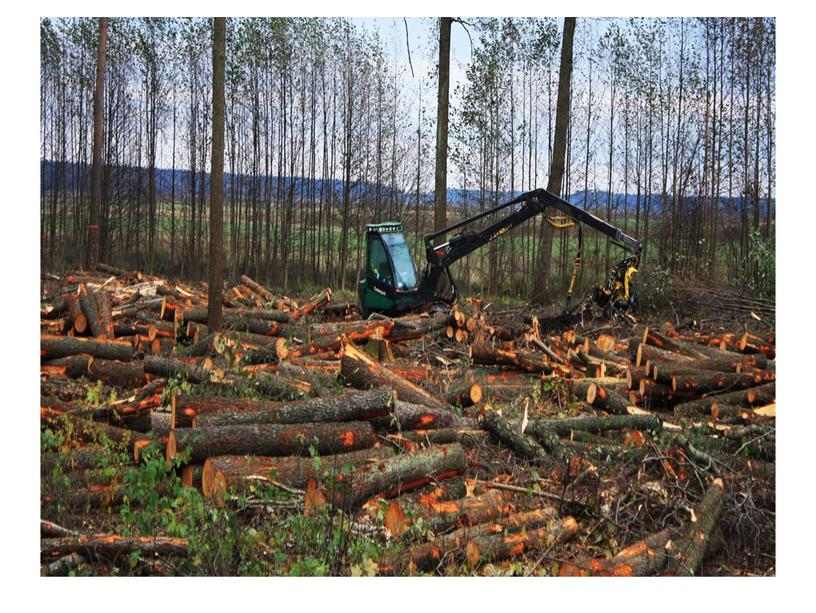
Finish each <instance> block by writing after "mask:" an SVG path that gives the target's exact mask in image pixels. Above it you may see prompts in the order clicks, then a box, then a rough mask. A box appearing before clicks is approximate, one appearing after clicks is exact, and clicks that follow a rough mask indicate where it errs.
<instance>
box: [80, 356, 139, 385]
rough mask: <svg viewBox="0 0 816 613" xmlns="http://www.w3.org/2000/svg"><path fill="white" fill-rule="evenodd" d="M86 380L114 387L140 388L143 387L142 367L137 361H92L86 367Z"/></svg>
mask: <svg viewBox="0 0 816 613" xmlns="http://www.w3.org/2000/svg"><path fill="white" fill-rule="evenodd" d="M88 378H89V379H92V380H94V381H102V382H104V383H107V384H108V385H112V386H114V387H126V388H135V387H141V386H142V385H144V378H145V373H144V366H143V365H142V363H140V362H137V361H133V362H120V361H118V360H92V361H91V363H90V364H89V366H88Z"/></svg>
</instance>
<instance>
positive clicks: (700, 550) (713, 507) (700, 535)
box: [666, 479, 724, 577]
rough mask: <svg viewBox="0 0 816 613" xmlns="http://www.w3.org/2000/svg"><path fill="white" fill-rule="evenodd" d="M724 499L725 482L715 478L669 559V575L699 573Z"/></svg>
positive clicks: (692, 574) (686, 575)
mask: <svg viewBox="0 0 816 613" xmlns="http://www.w3.org/2000/svg"><path fill="white" fill-rule="evenodd" d="M723 499H724V495H723V482H722V480H721V479H714V481H713V482H712V483H711V485H709V487H708V490H707V491H706V494H705V496H704V497H703V500H702V501H701V502H700V506H699V507H697V509H696V510H695V512H694V515H693V516H692V523H691V527H690V528H689V531H688V533H687V534H686V535H685V537H684V538H683V539H682V540H681V541H680V542H679V543H678V544H677V547H676V548H675V551H674V555H673V556H672V557H671V559H670V560H669V563H668V566H667V567H666V574H667V575H679V576H684V577H691V576H694V575H696V574H697V571H698V570H699V569H700V565H701V564H702V562H703V558H704V557H705V554H706V549H707V548H708V543H709V541H710V540H711V534H712V532H713V530H714V528H715V527H716V525H717V523H718V522H719V519H720V513H721V512H722V507H723Z"/></svg>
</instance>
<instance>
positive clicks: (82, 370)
mask: <svg viewBox="0 0 816 613" xmlns="http://www.w3.org/2000/svg"><path fill="white" fill-rule="evenodd" d="M93 361H94V358H93V356H92V355H88V354H84V353H80V354H79V355H69V356H66V357H64V358H57V359H56V360H49V361H48V362H45V364H44V365H45V366H64V367H65V374H66V376H68V377H71V378H72V379H78V378H79V377H85V376H87V374H88V370H89V369H90V367H91V362H93Z"/></svg>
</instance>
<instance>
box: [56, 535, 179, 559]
mask: <svg viewBox="0 0 816 613" xmlns="http://www.w3.org/2000/svg"><path fill="white" fill-rule="evenodd" d="M134 551H141V552H142V553H145V554H150V555H161V556H183V555H186V554H187V539H182V538H171V537H165V536H124V535H119V534H88V535H81V536H67V537H62V538H49V539H42V540H41V541H40V556H41V557H42V558H43V559H47V558H61V557H63V556H66V555H68V554H71V553H81V554H83V555H89V556H103V557H106V558H116V557H125V556H128V555H130V554H131V553H132V552H134Z"/></svg>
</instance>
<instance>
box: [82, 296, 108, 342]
mask: <svg viewBox="0 0 816 613" xmlns="http://www.w3.org/2000/svg"><path fill="white" fill-rule="evenodd" d="M79 305H80V307H81V308H82V312H83V313H84V314H85V319H86V321H87V322H88V328H89V329H90V331H91V335H92V336H95V337H97V338H100V337H105V332H106V331H105V329H104V328H103V327H102V322H101V321H100V319H99V311H98V310H97V307H96V301H95V300H94V298H93V296H92V295H91V293H90V292H89V291H88V288H87V287H85V285H80V286H79Z"/></svg>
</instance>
